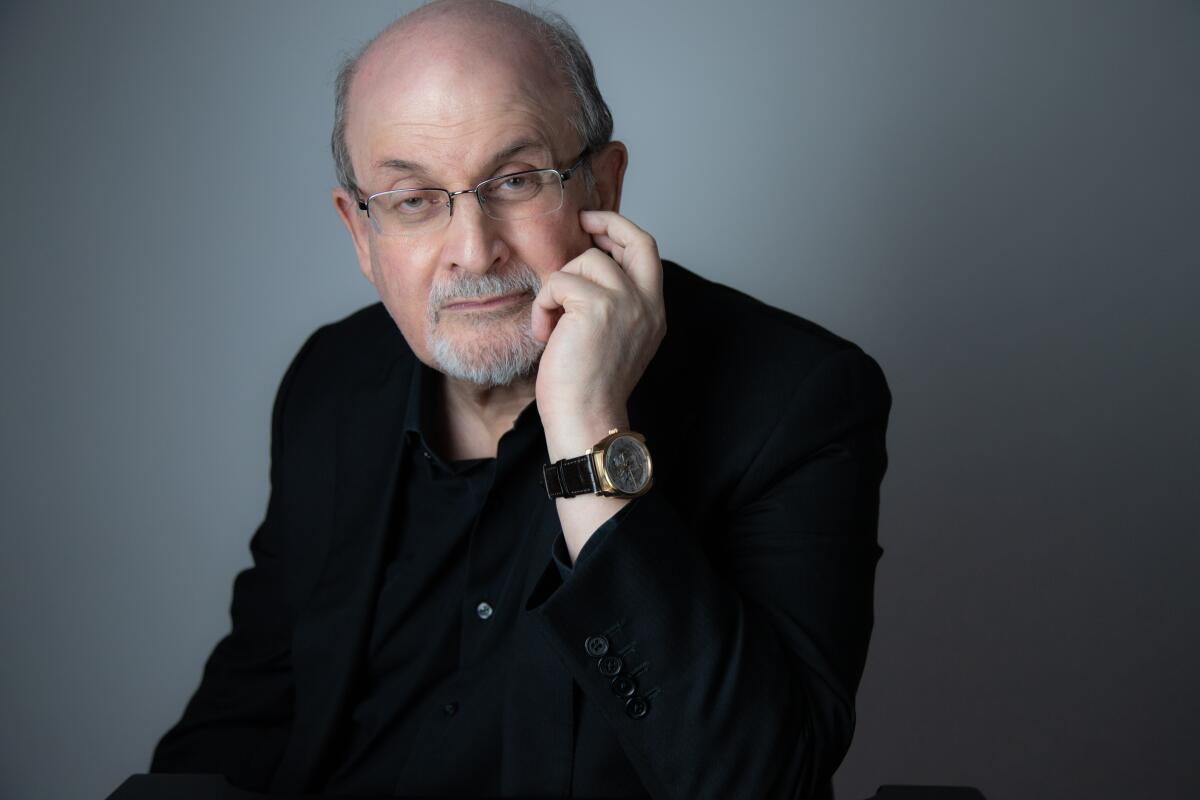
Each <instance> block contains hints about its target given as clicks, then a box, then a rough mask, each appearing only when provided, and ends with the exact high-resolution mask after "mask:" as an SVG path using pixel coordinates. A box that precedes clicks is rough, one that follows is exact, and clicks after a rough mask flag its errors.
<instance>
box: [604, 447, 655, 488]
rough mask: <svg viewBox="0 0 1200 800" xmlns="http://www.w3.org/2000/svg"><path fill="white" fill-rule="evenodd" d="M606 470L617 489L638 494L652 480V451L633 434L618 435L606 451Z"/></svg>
mask: <svg viewBox="0 0 1200 800" xmlns="http://www.w3.org/2000/svg"><path fill="white" fill-rule="evenodd" d="M604 470H605V472H607V473H608V480H609V481H610V482H611V483H612V485H613V487H614V488H615V489H617V490H618V491H620V492H624V493H625V494H636V493H637V492H640V491H641V490H642V489H644V488H646V484H647V483H648V482H649V480H650V451H649V450H647V449H646V446H645V445H644V444H642V443H641V442H639V441H638V440H637V439H635V438H633V437H632V436H618V437H617V438H616V439H613V440H612V441H611V442H609V445H608V447H607V448H606V449H605V451H604Z"/></svg>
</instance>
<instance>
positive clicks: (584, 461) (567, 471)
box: [542, 454, 599, 498]
mask: <svg viewBox="0 0 1200 800" xmlns="http://www.w3.org/2000/svg"><path fill="white" fill-rule="evenodd" d="M542 480H543V482H544V483H545V485H546V494H547V495H549V496H550V497H551V498H554V497H574V496H575V495H577V494H595V493H596V491H597V489H598V488H599V487H597V486H596V476H595V474H594V473H593V471H592V456H591V454H588V455H582V456H579V457H577V458H564V459H563V460H561V461H558V462H556V463H554V464H546V465H545V466H543V467H542Z"/></svg>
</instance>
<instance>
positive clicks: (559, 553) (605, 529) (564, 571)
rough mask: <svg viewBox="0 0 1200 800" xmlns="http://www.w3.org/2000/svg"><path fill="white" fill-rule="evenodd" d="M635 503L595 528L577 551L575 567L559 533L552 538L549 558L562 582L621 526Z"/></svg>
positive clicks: (629, 504) (565, 542)
mask: <svg viewBox="0 0 1200 800" xmlns="http://www.w3.org/2000/svg"><path fill="white" fill-rule="evenodd" d="M636 502H637V498H634V499H633V500H632V501H630V502H628V503H626V504H625V505H624V507H622V508H621V510H620V511H618V512H617V513H615V514H613V515H612V516H611V517H609V518H608V519H606V520H605V521H604V524H603V525H601V526H600V527H599V528H596V532H595V533H593V534H592V535H591V538H589V539H588V540H587V541H586V542H584V544H583V549H582V550H580V551H579V557H578V558H576V559H575V566H574V567H572V566H571V554H570V553H569V552H568V551H567V540H566V538H565V537H564V536H563V535H562V532H561V531H560V532H559V534H558V536H556V537H554V544H552V545H551V546H550V556H551V557H552V558H553V559H554V565H555V566H556V567H558V574H559V576H560V577H561V578H562V579H563V581H566V580H569V579H570V577H571V575H572V574H574V572H575V568H576V567H578V566H579V565H580V564H582V563H583V560H584V559H585V558H587V557H588V556H589V555H590V554H591V553H592V552H593V551H594V550H595V549H596V545H597V544H598V543H599V541H600V540H601V539H603V538H604V537H605V536H608V535H609V534H610V533H612V532H613V531H614V530H616V529H617V527H618V526H619V525H620V524H621V520H622V519H623V518H624V517H625V515H626V514H627V513H628V512H629V509H630V507H631V506H633V504H634V503H636Z"/></svg>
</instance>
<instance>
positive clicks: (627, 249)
mask: <svg viewBox="0 0 1200 800" xmlns="http://www.w3.org/2000/svg"><path fill="white" fill-rule="evenodd" d="M579 224H580V226H581V227H582V228H583V229H584V230H585V231H587V232H588V233H590V234H592V236H593V237H595V236H597V235H600V236H605V237H607V238H608V240H609V241H611V242H612V243H613V244H614V245H616V246H617V247H618V248H620V251H621V252H620V258H618V257H617V254H616V253H615V252H614V253H613V260H615V261H616V262H617V263H618V264H620V265H621V267H622V269H624V270H625V273H626V274H627V275H628V276H629V277H630V278H631V279H632V280H633V282H634V283H636V284H637V285H638V286H639V287H641V288H642V290H643V291H645V292H647V293H648V294H650V295H651V296H652V297H657V296H660V295H661V294H662V262H661V261H660V260H659V257H658V243H657V242H655V241H654V237H653V236H651V235H650V234H648V233H646V232H645V231H644V230H642V229H641V228H639V227H638V226H637V225H634V224H633V223H632V222H630V221H629V220H627V219H625V217H622V216H621V215H620V214H617V213H615V212H613V211H581V212H579Z"/></svg>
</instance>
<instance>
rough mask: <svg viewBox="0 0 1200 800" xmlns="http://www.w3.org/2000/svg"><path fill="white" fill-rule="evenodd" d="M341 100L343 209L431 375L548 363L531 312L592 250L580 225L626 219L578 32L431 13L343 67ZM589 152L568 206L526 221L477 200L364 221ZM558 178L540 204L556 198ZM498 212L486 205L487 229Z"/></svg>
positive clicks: (455, 10)
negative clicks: (553, 277) (365, 204)
mask: <svg viewBox="0 0 1200 800" xmlns="http://www.w3.org/2000/svg"><path fill="white" fill-rule="evenodd" d="M337 94H338V98H337V110H336V120H335V129H334V136H333V151H334V160H335V164H336V166H337V169H338V179H339V181H340V182H341V184H342V185H341V186H340V187H339V188H338V189H335V190H334V204H335V206H336V208H337V210H338V212H339V214H340V215H341V217H342V219H343V221H344V222H345V223H346V226H347V228H348V229H349V231H350V233H351V236H352V238H353V239H354V244H355V248H356V251H357V254H358V259H359V266H360V269H361V270H362V272H363V274H364V275H365V276H366V277H367V279H368V280H370V281H371V282H372V283H373V284H374V285H375V287H376V289H377V290H378V291H379V295H380V298H381V299H382V300H383V303H384V305H385V306H386V307H387V309H388V311H389V313H390V314H391V315H392V318H393V319H394V320H395V321H396V324H397V325H398V326H399V327H400V330H401V332H402V333H403V334H404V336H405V338H406V339H407V340H408V343H409V345H410V346H411V347H412V348H413V350H414V352H415V353H416V354H417V356H418V357H419V358H421V360H422V361H424V362H426V363H427V364H430V365H432V366H434V367H435V368H437V369H440V370H441V371H443V372H446V373H447V374H449V375H451V376H453V377H457V378H460V379H464V380H471V381H474V382H476V383H480V384H499V383H507V382H510V381H511V380H512V379H514V378H515V377H517V376H519V375H522V374H527V373H529V372H531V371H532V369H533V367H534V365H535V364H536V362H537V358H538V355H539V353H540V344H539V343H538V342H537V341H536V340H534V339H533V338H532V335H531V332H530V324H529V321H530V308H531V301H532V298H533V296H534V294H536V292H537V289H538V287H539V285H540V282H541V280H543V279H544V278H545V277H546V276H548V275H549V274H550V273H552V272H554V271H555V270H557V269H559V268H561V267H562V266H563V265H564V264H565V263H566V262H567V261H569V260H570V259H571V258H573V257H575V256H576V255H578V254H579V253H581V252H583V250H585V249H587V248H588V247H589V246H590V245H591V240H590V237H589V236H588V235H587V234H586V233H585V232H584V231H583V230H582V229H581V228H580V226H579V218H578V212H579V211H580V210H581V209H585V208H602V209H609V210H616V209H617V207H618V204H619V200H620V191H621V181H622V178H623V175H624V169H625V163H626V155H625V149H624V147H623V146H622V145H621V144H620V143H616V142H610V141H609V139H610V137H611V133H612V120H611V116H610V114H609V112H608V109H607V107H606V106H605V104H604V101H603V99H602V98H601V97H600V95H599V92H598V90H597V89H596V86H595V79H594V77H593V75H592V69H591V63H590V61H589V59H588V57H587V54H586V53H585V52H584V50H583V47H582V45H581V44H580V43H579V41H578V39H577V37H575V34H574V32H573V31H571V29H570V28H569V26H567V25H566V23H565V22H564V21H562V20H560V19H557V18H548V19H545V20H544V19H540V18H538V17H535V16H533V15H532V14H529V13H528V12H525V11H522V10H520V9H516V8H514V7H512V6H508V5H505V4H502V3H498V2H490V1H489V0H444V1H443V2H437V3H432V4H430V5H427V6H423V7H422V8H420V9H418V10H417V11H415V12H413V13H411V14H408V15H406V16H405V17H402V18H401V19H399V20H397V21H396V22H395V23H393V24H392V25H390V26H389V27H388V28H387V29H385V30H384V31H383V32H382V33H380V34H379V35H378V36H377V37H376V38H375V39H374V40H373V41H372V42H371V43H369V44H368V45H367V46H366V47H365V48H364V50H363V51H362V52H361V53H360V54H359V55H358V56H357V57H356V58H355V59H353V60H351V61H350V62H348V63H347V65H346V67H345V68H344V69H343V71H342V74H341V75H340V76H339V79H338V85H337ZM583 152H586V153H588V156H587V158H585V159H584V165H583V167H582V168H581V169H580V170H577V171H575V172H574V173H572V174H571V176H570V178H569V179H568V180H567V181H566V182H564V183H562V184H561V186H562V192H561V194H562V204H561V207H559V208H558V209H557V210H553V211H549V212H548V213H544V214H543V215H541V216H536V217H533V218H525V219H515V220H514V219H493V218H492V216H489V215H488V214H485V213H484V210H483V208H481V206H480V203H479V202H478V200H477V195H475V194H459V195H457V196H455V197H454V198H453V201H452V202H453V214H452V215H451V213H450V211H449V210H443V212H442V214H444V216H442V214H439V215H438V216H437V218H436V220H435V221H434V223H433V225H432V227H425V228H423V229H421V230H420V231H419V232H411V231H407V230H406V231H401V232H396V231H395V230H394V228H389V229H386V230H380V229H379V228H378V227H377V226H376V224H375V223H378V222H379V221H380V217H379V216H378V215H377V217H376V219H375V220H374V222H373V221H372V220H371V219H369V218H368V214H367V213H365V212H364V211H362V210H361V209H360V207H359V201H360V200H361V201H366V200H367V199H368V198H369V197H371V196H372V195H377V194H379V193H382V192H388V191H393V190H396V189H415V188H444V189H448V190H450V191H451V192H456V191H460V190H463V189H471V188H474V187H475V186H476V185H477V184H478V183H480V182H481V181H483V180H486V179H488V178H493V177H496V176H500V175H507V174H510V173H515V172H521V171H526V170H543V169H557V170H560V171H566V170H568V169H569V168H570V167H571V166H573V164H574V163H575V160H576V159H577V158H578V156H579V155H580V153H583ZM550 177H551V178H552V180H551V181H550V182H549V183H548V184H547V188H546V191H547V192H550V193H554V194H555V196H557V193H558V192H559V188H558V186H559V183H558V180H557V179H556V178H554V177H553V176H552V175H551V176H550ZM521 184H522V180H521V179H517V180H514V181H513V182H512V184H511V186H513V187H515V186H518V185H521ZM506 188H508V187H506ZM389 197H403V198H406V199H407V202H408V203H409V204H411V205H418V204H419V202H420V201H419V199H415V198H410V196H409V195H407V194H406V195H400V196H389ZM443 198H444V195H443ZM381 201H382V198H380V199H378V200H376V201H374V202H373V203H372V204H371V206H370V207H371V208H376V207H377V205H378V203H379V202H381ZM497 207H498V206H497V205H495V204H493V205H490V206H488V208H489V210H490V211H491V212H492V215H493V216H497V214H496V213H495V209H496V208H497ZM546 208H549V206H547V207H546ZM498 216H508V215H505V214H498ZM516 216H520V215H516ZM385 227H386V226H385ZM503 296H508V297H507V299H503V300H498V301H496V302H493V303H490V304H489V305H487V306H483V305H479V304H478V303H479V301H480V300H481V299H487V298H500V297H503ZM472 300H473V301H474V302H475V305H470V304H469V303H468V301H472Z"/></svg>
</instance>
